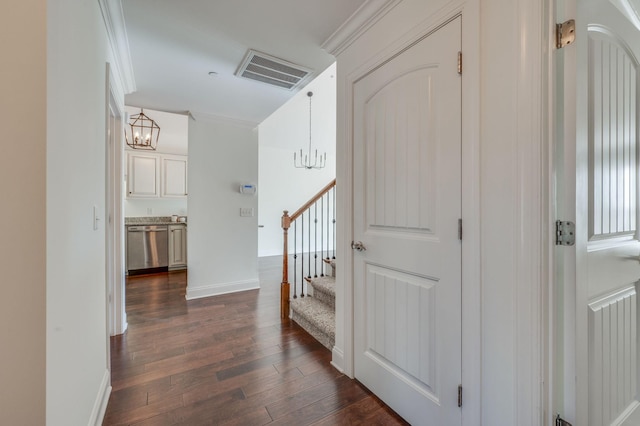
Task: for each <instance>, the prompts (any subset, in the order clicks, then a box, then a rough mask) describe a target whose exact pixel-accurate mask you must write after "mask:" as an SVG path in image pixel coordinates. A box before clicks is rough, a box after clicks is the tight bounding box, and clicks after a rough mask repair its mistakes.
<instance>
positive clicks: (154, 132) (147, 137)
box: [124, 109, 160, 151]
mask: <svg viewBox="0 0 640 426" xmlns="http://www.w3.org/2000/svg"><path fill="white" fill-rule="evenodd" d="M124 134H125V140H126V142H127V145H129V146H130V147H131V148H133V149H146V150H150V151H155V150H156V148H157V147H158V137H159V136H160V126H158V124H157V123H156V122H155V121H154V120H152V119H151V118H149V117H148V116H147V115H145V113H144V111H143V110H142V109H140V114H136V115H133V116H131V117H130V118H129V131H128V132H127V131H126V130H125V132H124Z"/></svg>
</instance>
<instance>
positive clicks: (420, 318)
mask: <svg viewBox="0 0 640 426" xmlns="http://www.w3.org/2000/svg"><path fill="white" fill-rule="evenodd" d="M460 33H461V18H460V17H458V18H455V19H454V20H452V21H450V22H448V23H447V24H446V25H443V26H442V27H441V28H439V29H438V30H437V31H435V32H433V33H431V34H430V35H428V36H426V37H425V38H423V39H422V40H421V41H419V42H418V43H416V44H414V45H413V46H411V47H410V48H408V49H407V50H405V51H404V52H402V53H400V54H399V55H398V56H396V57H394V58H392V59H391V60H389V61H388V62H386V63H385V64H383V65H382V66H380V67H379V68H377V69H375V70H374V71H372V72H371V73H369V74H367V75H366V76H365V77H363V78H361V79H360V80H358V81H357V82H356V83H355V85H354V88H353V89H354V92H353V94H354V194H355V195H354V240H356V241H362V242H363V243H364V246H365V247H366V251H361V252H359V253H356V254H355V255H354V280H355V282H354V284H355V286H354V287H355V298H354V300H355V349H356V353H355V375H356V378H358V380H360V381H361V382H362V383H364V384H365V385H366V386H367V387H369V388H370V389H371V390H372V391H373V392H374V393H376V395H378V396H379V397H380V398H381V399H383V400H384V401H385V402H387V403H388V404H389V405H390V406H391V407H392V408H393V409H394V410H396V411H397V412H398V413H399V414H400V415H401V416H403V417H404V418H405V419H406V420H408V421H409V422H410V423H412V424H442V425H444V424H446V425H455V424H461V410H460V409H459V408H458V405H457V389H458V385H459V384H460V380H461V261H462V259H461V242H460V240H459V239H458V219H459V218H460V214H461V96H462V94H461V78H460V75H458V73H457V53H458V51H459V50H460V44H461V41H460Z"/></svg>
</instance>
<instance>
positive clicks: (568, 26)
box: [556, 19, 576, 49]
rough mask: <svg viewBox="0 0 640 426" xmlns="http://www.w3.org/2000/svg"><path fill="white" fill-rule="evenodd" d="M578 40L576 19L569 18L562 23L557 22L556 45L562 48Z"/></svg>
mask: <svg viewBox="0 0 640 426" xmlns="http://www.w3.org/2000/svg"><path fill="white" fill-rule="evenodd" d="M575 40H576V21H575V20H573V19H569V20H568V21H566V22H563V23H562V24H556V47H557V48H558V49H562V48H563V47H565V46H568V45H570V44H571V43H573V42H574V41H575Z"/></svg>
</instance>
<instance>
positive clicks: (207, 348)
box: [103, 257, 406, 425]
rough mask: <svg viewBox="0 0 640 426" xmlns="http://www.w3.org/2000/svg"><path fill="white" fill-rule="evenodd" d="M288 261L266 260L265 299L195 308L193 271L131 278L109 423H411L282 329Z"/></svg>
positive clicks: (241, 296) (236, 298)
mask: <svg viewBox="0 0 640 426" xmlns="http://www.w3.org/2000/svg"><path fill="white" fill-rule="evenodd" d="M280 262H281V260H280V258H279V257H273V258H261V259H260V263H259V266H260V282H261V283H262V289H261V290H259V291H258V290H252V291H247V292H242V293H234V294H228V295H223V296H217V297H210V298H204V299H198V300H192V301H186V300H185V298H184V295H185V289H186V273H185V272H171V273H168V274H158V275H147V276H139V277H131V278H128V280H127V295H126V297H127V301H126V303H127V314H128V322H129V329H128V331H127V332H126V333H125V334H124V335H121V336H116V337H112V338H111V365H112V386H113V391H112V394H111V398H110V400H109V406H108V408H107V413H106V415H105V420H104V423H103V424H104V425H119V424H135V425H169V424H171V425H173V424H182V425H205V424H206V425H208V424H216V425H218V424H220V425H222V424H225V425H226V424H229V425H232V424H235V425H263V424H295V425H303V424H315V425H341V424H350V425H353V424H367V425H371V424H381V425H394V424H406V423H405V422H403V421H402V419H400V418H399V417H398V416H397V415H396V414H395V413H393V412H392V411H391V410H390V409H389V408H388V407H386V406H385V405H384V403H382V402H381V401H380V400H379V399H377V398H376V397H375V396H373V395H372V394H371V393H370V392H369V391H367V390H366V389H364V388H363V387H362V386H361V385H360V384H359V383H358V382H356V381H353V380H350V379H349V378H348V377H346V376H344V375H342V374H340V373H339V372H338V371H337V370H335V369H334V368H333V367H332V366H331V365H330V364H329V362H330V361H331V353H330V351H328V350H327V349H326V348H324V347H323V346H322V345H321V344H320V343H318V342H316V341H315V340H314V339H313V338H312V337H310V336H309V335H308V334H307V333H306V332H305V331H304V330H302V329H301V328H300V327H299V326H297V325H296V324H294V323H292V322H289V321H287V322H282V323H281V321H280V318H279V297H280V288H279V287H280V285H279V282H280V268H281V263H280Z"/></svg>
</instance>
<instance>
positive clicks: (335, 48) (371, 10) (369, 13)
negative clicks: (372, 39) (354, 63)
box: [320, 0, 402, 56]
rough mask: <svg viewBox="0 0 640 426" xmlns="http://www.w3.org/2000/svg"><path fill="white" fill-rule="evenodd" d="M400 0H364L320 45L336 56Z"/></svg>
mask: <svg viewBox="0 0 640 426" xmlns="http://www.w3.org/2000/svg"><path fill="white" fill-rule="evenodd" d="M401 1H402V0H367V1H365V2H364V3H363V4H362V5H361V6H360V7H359V8H358V10H356V11H355V12H354V13H353V14H352V15H351V16H350V17H349V19H347V20H346V21H345V22H344V23H343V24H342V25H340V27H339V28H338V29H337V30H336V31H334V33H333V34H331V35H330V36H329V38H328V39H326V40H325V42H324V43H322V45H321V46H320V47H321V48H322V49H324V50H326V51H327V52H328V53H330V54H331V55H334V56H338V55H339V54H340V53H342V52H343V51H344V50H345V49H346V48H347V47H349V46H350V45H351V44H352V43H353V42H354V41H355V40H357V39H358V37H360V36H361V35H362V34H363V33H364V32H365V31H367V30H368V29H369V28H371V26H373V25H374V24H375V23H376V22H378V21H379V20H380V19H381V18H382V17H383V16H384V15H386V14H387V13H388V12H389V11H390V10H391V9H393V8H394V7H395V6H396V5H397V4H398V3H400V2H401Z"/></svg>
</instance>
